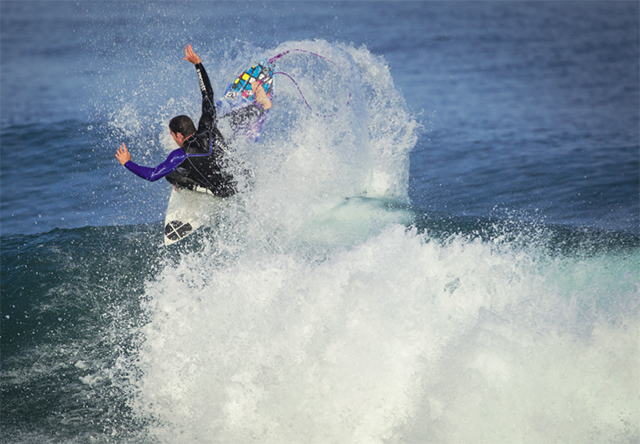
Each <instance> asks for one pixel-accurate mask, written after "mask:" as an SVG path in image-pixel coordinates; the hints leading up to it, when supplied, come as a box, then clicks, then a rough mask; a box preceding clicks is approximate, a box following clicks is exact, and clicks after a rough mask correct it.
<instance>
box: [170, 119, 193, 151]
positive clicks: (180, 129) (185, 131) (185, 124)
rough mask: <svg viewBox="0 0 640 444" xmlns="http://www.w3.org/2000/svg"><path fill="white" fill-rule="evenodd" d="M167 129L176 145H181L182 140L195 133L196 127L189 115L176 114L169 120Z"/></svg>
mask: <svg viewBox="0 0 640 444" xmlns="http://www.w3.org/2000/svg"><path fill="white" fill-rule="evenodd" d="M169 131H171V136H173V140H175V141H176V143H177V144H178V146H180V147H181V146H182V145H183V143H184V140H185V139H187V138H189V137H190V136H192V135H194V134H195V133H196V127H195V125H194V124H193V120H191V118H190V117H189V116H176V117H174V118H173V119H171V121H170V122H169Z"/></svg>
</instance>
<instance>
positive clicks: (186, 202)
mask: <svg viewBox="0 0 640 444" xmlns="http://www.w3.org/2000/svg"><path fill="white" fill-rule="evenodd" d="M221 202H222V198H220V197H215V196H212V195H211V194H208V193H199V192H196V191H190V190H185V189H181V190H176V189H173V190H171V197H169V205H168V206H167V214H166V216H165V219H164V244H165V245H171V244H174V243H176V242H179V241H181V240H182V239H184V238H185V237H187V236H189V235H190V234H191V233H193V232H194V231H196V230H197V229H198V228H200V226H202V225H206V224H207V223H210V222H211V221H213V220H214V217H215V213H216V211H217V210H218V207H219V206H220V203H221Z"/></svg>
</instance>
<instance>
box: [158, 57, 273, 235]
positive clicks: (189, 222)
mask: <svg viewBox="0 0 640 444" xmlns="http://www.w3.org/2000/svg"><path fill="white" fill-rule="evenodd" d="M255 81H259V82H262V87H263V88H264V91H265V93H266V94H267V97H268V98H269V100H272V101H273V87H274V71H273V65H272V64H271V63H269V62H268V61H266V62H262V63H258V64H255V65H253V66H250V67H249V68H247V69H245V70H244V71H242V72H241V73H240V74H239V75H238V76H237V77H236V78H235V80H234V81H233V82H231V84H230V85H229V86H228V87H227V89H226V90H225V93H224V94H223V96H222V99H221V100H220V101H219V102H217V103H216V109H217V113H218V116H220V117H224V116H225V115H227V114H229V113H231V112H233V111H235V110H238V109H240V108H242V107H245V106H248V105H251V104H253V103H254V102H255V96H254V89H253V88H254V82H255ZM265 120H266V112H265V113H262V115H260V116H259V117H257V118H256V119H255V120H254V121H252V122H248V123H247V122H245V124H244V125H243V128H242V129H241V130H242V131H244V132H245V133H247V135H249V136H250V137H251V138H252V139H253V140H254V141H257V140H258V138H259V137H260V133H261V131H262V127H263V125H264V123H265ZM222 201H223V199H222V198H219V197H215V196H213V195H211V194H209V193H207V192H206V190H205V189H201V191H190V190H186V189H180V190H176V189H175V188H174V189H173V190H172V191H171V196H170V197H169V204H168V206H167V213H166V216H165V221H164V244H165V245H171V244H175V243H176V242H179V241H181V240H182V239H184V238H185V237H187V236H189V235H190V234H191V233H193V232H194V231H196V230H197V229H198V228H200V226H202V225H203V224H205V223H206V222H209V221H212V220H213V219H214V216H215V213H216V211H218V209H219V206H220V204H221V202H222Z"/></svg>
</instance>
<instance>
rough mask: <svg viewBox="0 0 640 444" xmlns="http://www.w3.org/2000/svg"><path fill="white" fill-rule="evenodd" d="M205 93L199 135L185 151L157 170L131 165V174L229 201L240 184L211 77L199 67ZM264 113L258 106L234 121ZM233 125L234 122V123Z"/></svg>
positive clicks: (130, 162)
mask: <svg viewBox="0 0 640 444" xmlns="http://www.w3.org/2000/svg"><path fill="white" fill-rule="evenodd" d="M196 71H197V73H198V78H199V80H200V90H201V91H202V116H200V121H199V122H198V129H197V131H196V133H195V134H194V135H193V136H191V137H189V138H188V139H187V140H185V142H184V144H183V146H182V148H178V149H177V150H174V151H172V152H171V154H170V155H169V157H167V159H166V160H165V161H164V162H162V163H161V164H160V165H158V166H157V167H155V168H148V167H143V166H140V165H137V164H135V163H134V162H132V161H128V162H127V163H126V164H125V167H127V168H128V169H129V170H130V171H132V172H133V173H135V174H136V175H138V176H140V177H142V178H143V179H147V180H150V181H155V180H158V179H160V178H162V177H166V178H167V181H169V183H171V184H172V185H175V186H176V187H178V188H187V189H190V190H195V191H206V192H209V193H211V194H213V195H214V196H218V197H229V196H232V195H234V194H235V192H236V182H235V180H234V178H233V175H232V174H231V173H230V172H229V171H228V166H229V165H228V161H229V160H228V158H227V156H226V152H227V150H228V147H227V144H226V143H225V141H224V138H223V137H222V134H221V133H220V131H219V130H218V128H217V127H216V121H217V116H216V108H215V105H214V101H213V89H212V88H211V83H210V82H209V76H207V72H206V71H205V69H204V66H202V63H198V64H197V65H196ZM263 113H264V111H263V110H262V108H261V107H260V106H258V105H251V106H248V107H246V108H244V109H242V110H239V112H238V113H237V115H236V116H232V119H236V120H238V124H239V123H240V121H242V120H244V119H251V118H255V117H258V116H260V115H261V114H263ZM232 122H233V120H232Z"/></svg>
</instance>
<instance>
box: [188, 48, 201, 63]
mask: <svg viewBox="0 0 640 444" xmlns="http://www.w3.org/2000/svg"><path fill="white" fill-rule="evenodd" d="M184 56H185V57H184V59H185V60H186V61H187V62H191V63H193V64H194V65H197V64H198V63H202V60H200V57H198V55H197V54H196V53H195V52H193V48H192V47H191V45H187V47H186V48H184Z"/></svg>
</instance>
